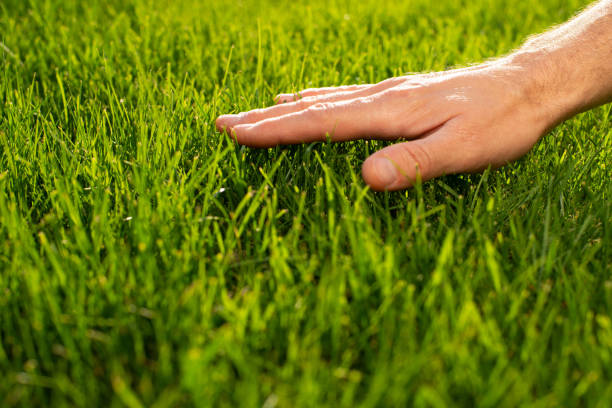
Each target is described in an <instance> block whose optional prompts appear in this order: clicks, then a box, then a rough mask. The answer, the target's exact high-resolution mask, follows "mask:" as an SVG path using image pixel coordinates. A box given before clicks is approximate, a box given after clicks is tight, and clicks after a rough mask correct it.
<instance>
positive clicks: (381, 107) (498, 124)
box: [216, 0, 612, 191]
mask: <svg viewBox="0 0 612 408" xmlns="http://www.w3.org/2000/svg"><path fill="white" fill-rule="evenodd" d="M610 101H612V0H603V1H599V2H597V3H594V4H593V5H592V6H591V7H589V8H588V9H586V10H585V11H583V12H582V13H581V14H579V15H578V16H576V17H574V18H573V19H571V20H569V21H568V22H566V23H565V24H563V25H560V26H558V27H556V28H554V29H552V30H550V31H548V32H546V33H544V34H542V35H539V36H537V37H533V38H531V39H529V40H528V41H526V42H525V43H524V45H523V46H521V47H520V48H519V49H518V50H516V51H515V52H513V53H511V54H509V55H507V56H504V57H501V58H499V59H496V60H492V61H488V62H485V63H482V64H479V65H475V66H472V67H469V68H462V69H454V70H450V71H444V72H437V73H427V74H417V75H407V76H401V77H396V78H390V79H387V80H385V81H382V82H380V83H377V84H371V85H354V86H340V87H330V88H312V89H306V90H304V91H301V92H299V93H297V94H280V95H278V96H277V97H276V102H277V104H276V105H275V106H272V107H269V108H266V109H256V110H252V111H248V112H242V113H240V114H237V115H222V116H220V117H219V118H218V119H217V122H216V125H217V129H218V130H219V131H226V132H228V134H230V135H231V136H232V137H233V138H234V139H235V140H236V141H237V142H238V143H240V144H242V145H247V146H251V147H272V146H277V145H285V144H297V143H308V142H314V141H325V140H327V139H331V140H332V141H335V142H341V141H347V140H356V139H384V140H396V139H405V140H407V141H404V142H400V143H396V144H393V145H391V146H388V147H385V148H384V149H381V150H379V151H377V152H376V153H374V154H372V155H371V156H370V157H368V158H367V159H366V160H365V162H364V163H363V167H362V175H363V179H364V180H365V182H366V183H367V184H368V185H369V186H370V187H371V188H372V189H374V190H377V191H384V190H400V189H404V188H407V187H410V186H412V185H414V184H415V183H416V182H417V181H418V180H419V179H420V180H422V181H426V180H429V179H432V178H435V177H439V176H442V175H445V174H455V173H464V172H478V171H481V170H483V169H486V168H488V167H493V168H496V167H500V166H503V165H504V164H507V163H509V162H511V161H513V160H516V159H517V158H519V157H521V156H522V155H524V154H525V153H527V152H528V151H529V150H530V149H531V148H532V147H533V146H534V144H535V143H536V142H537V141H538V140H539V139H540V138H541V137H543V136H544V135H545V134H546V133H548V132H549V131H550V130H551V129H552V128H554V127H555V126H556V125H558V124H559V123H561V122H562V121H564V120H566V119H568V118H569V117H571V116H573V115H575V114H577V113H579V112H582V111H585V110H588V109H590V108H593V107H595V106H597V105H601V104H604V103H606V102H610Z"/></svg>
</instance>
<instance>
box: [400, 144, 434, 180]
mask: <svg viewBox="0 0 612 408" xmlns="http://www.w3.org/2000/svg"><path fill="white" fill-rule="evenodd" d="M402 153H403V156H404V157H403V158H404V162H407V163H411V162H412V163H413V164H412V165H411V167H410V168H409V169H407V170H408V171H413V170H414V171H417V169H418V171H419V172H420V173H421V175H427V174H429V172H430V171H431V169H432V165H433V162H432V157H431V154H430V153H429V151H428V150H427V149H426V148H425V147H423V146H421V145H420V144H418V143H409V144H406V145H405V146H404V150H403V152H402Z"/></svg>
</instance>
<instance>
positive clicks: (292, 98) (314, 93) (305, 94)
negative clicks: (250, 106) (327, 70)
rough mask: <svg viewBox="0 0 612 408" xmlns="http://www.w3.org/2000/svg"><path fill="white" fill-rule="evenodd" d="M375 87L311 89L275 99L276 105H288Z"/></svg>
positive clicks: (352, 86) (349, 86) (285, 94)
mask: <svg viewBox="0 0 612 408" xmlns="http://www.w3.org/2000/svg"><path fill="white" fill-rule="evenodd" d="M371 86H373V84H364V85H346V86H329V87H324V88H309V89H304V90H302V91H299V92H294V93H281V94H278V95H276V96H275V97H274V101H275V102H276V103H287V102H293V101H297V100H298V99H302V98H306V97H310V96H321V95H327V94H332V93H338V92H354V91H360V90H362V89H367V88H369V87H371Z"/></svg>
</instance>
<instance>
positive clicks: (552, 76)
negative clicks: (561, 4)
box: [505, 0, 612, 127]
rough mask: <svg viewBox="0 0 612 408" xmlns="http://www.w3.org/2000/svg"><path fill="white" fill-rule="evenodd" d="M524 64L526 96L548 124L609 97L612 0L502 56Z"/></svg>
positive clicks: (611, 65)
mask: <svg viewBox="0 0 612 408" xmlns="http://www.w3.org/2000/svg"><path fill="white" fill-rule="evenodd" d="M505 59H506V60H507V61H510V62H511V63H512V64H516V65H518V66H520V67H521V69H524V71H525V74H526V77H527V78H528V79H527V80H526V81H527V83H528V86H527V89H528V91H527V92H528V93H529V94H528V97H529V98H530V99H532V100H533V102H534V103H535V104H538V105H541V106H543V107H545V110H546V115H548V116H549V118H550V126H551V127H552V126H554V125H556V124H557V123H559V122H561V121H563V120H564V119H567V118H568V117H570V116H572V115H574V114H576V113H579V112H582V111H585V110H587V109H589V108H592V107H594V106H597V105H600V104H603V103H606V102H609V101H611V100H612V0H603V1H599V2H597V3H595V4H593V5H591V6H590V7H589V8H588V9H586V10H585V11H583V12H582V13H581V14H579V15H578V16H576V17H574V18H573V19H571V20H570V21H568V22H566V23H564V24H562V25H560V26H558V27H556V28H554V29H552V30H550V31H548V32H546V33H544V34H541V35H539V36H536V37H533V38H531V39H529V40H528V41H526V42H525V44H524V45H523V46H522V47H520V48H519V49H518V50H517V51H516V52H514V53H513V54H511V55H509V56H508V57H506V58H505Z"/></svg>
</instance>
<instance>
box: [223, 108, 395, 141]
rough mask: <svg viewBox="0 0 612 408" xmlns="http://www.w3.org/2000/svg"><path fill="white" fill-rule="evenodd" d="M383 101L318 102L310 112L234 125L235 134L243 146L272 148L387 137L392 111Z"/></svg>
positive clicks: (305, 110)
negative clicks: (327, 138) (284, 145)
mask: <svg viewBox="0 0 612 408" xmlns="http://www.w3.org/2000/svg"><path fill="white" fill-rule="evenodd" d="M387 104H388V102H387V101H385V100H384V99H383V98H377V97H364V98H358V99H352V100H349V101H340V102H335V103H318V104H315V105H312V106H311V107H309V108H308V109H304V110H301V111H299V112H293V113H289V114H287V115H284V116H280V117H275V118H270V119H265V120H262V121H260V122H256V123H254V124H241V125H237V126H234V127H233V129H232V135H233V136H234V138H235V139H236V141H237V142H238V143H240V144H244V145H247V146H252V147H271V146H276V145H279V144H296V143H308V142H314V141H324V140H326V137H327V135H329V137H330V138H331V139H332V140H333V141H345V140H353V139H358V138H365V137H378V138H386V137H391V135H387V133H388V130H389V129H388V126H386V125H387V123H389V122H392V120H393V118H392V117H391V115H393V112H392V110H390V109H385V106H386V105H387Z"/></svg>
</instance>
